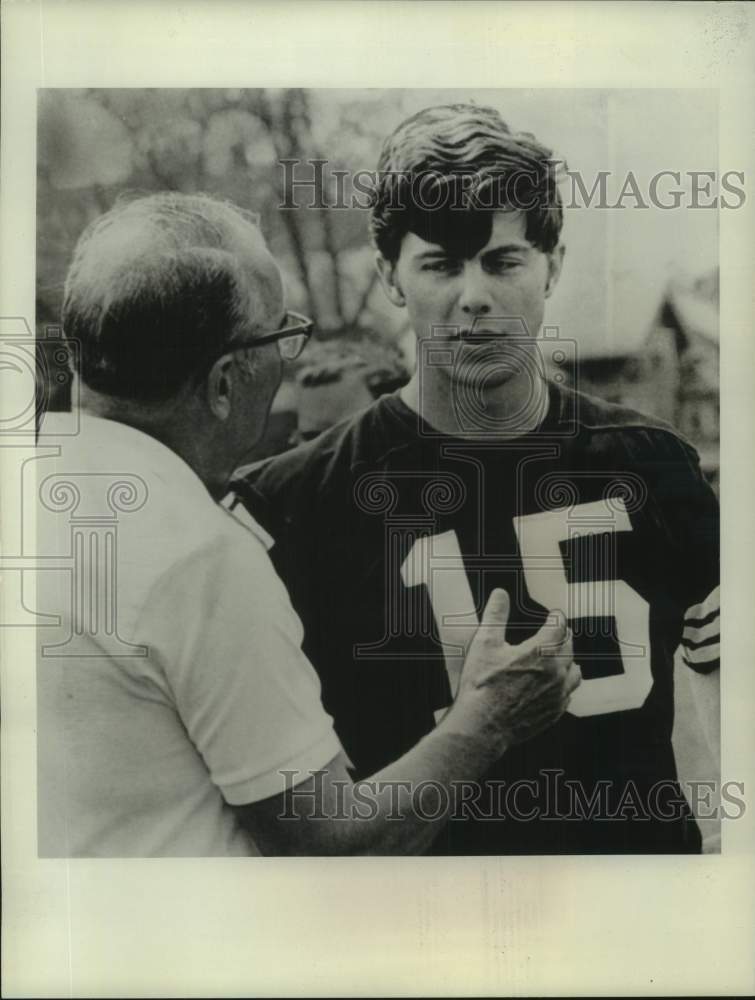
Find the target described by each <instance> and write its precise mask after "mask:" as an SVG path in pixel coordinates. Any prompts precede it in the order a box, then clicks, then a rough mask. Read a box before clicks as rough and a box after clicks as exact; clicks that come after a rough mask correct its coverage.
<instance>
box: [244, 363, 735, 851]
mask: <svg viewBox="0 0 755 1000" xmlns="http://www.w3.org/2000/svg"><path fill="white" fill-rule="evenodd" d="M549 394H550V403H549V409H548V414H547V416H546V418H545V420H544V421H543V423H542V424H541V426H540V427H539V428H538V429H537V430H536V431H533V432H531V433H528V434H526V435H524V436H522V437H520V438H518V439H516V440H512V441H508V442H506V443H502V442H501V441H499V440H496V439H495V437H494V436H492V435H491V436H488V437H482V438H480V439H478V440H474V441H471V440H466V439H460V438H454V437H449V436H447V435H442V434H439V433H438V432H436V431H434V430H433V429H432V428H431V427H430V426H429V425H428V424H426V423H425V422H424V421H423V420H422V419H421V418H420V417H418V416H417V414H415V413H414V412H413V411H412V410H410V409H409V408H408V407H407V406H406V405H405V404H404V403H403V401H402V400H401V398H400V397H399V395H398V394H393V395H390V396H384V397H382V398H381V399H379V400H378V401H377V402H376V403H374V404H373V405H372V406H371V407H369V408H368V409H367V410H365V411H363V412H362V413H361V414H359V415H357V416H356V417H354V418H352V419H350V420H349V421H346V422H344V423H342V424H340V425H338V426H336V427H334V428H332V429H330V430H329V431H327V432H325V433H324V434H322V435H321V436H320V437H319V438H317V439H316V440H314V441H312V442H309V443H308V444H306V445H304V446H301V447H299V448H297V449H295V450H294V451H291V452H288V453H286V454H284V455H280V456H277V457H275V458H273V459H269V460H267V461H266V462H264V463H262V464H260V465H259V466H257V467H254V468H253V469H251V470H249V471H246V472H245V474H244V475H243V478H242V479H241V481H240V482H239V484H238V486H237V490H238V492H239V496H240V497H241V498H242V499H243V500H244V502H245V503H247V505H248V506H249V507H250V508H251V510H252V513H253V514H254V515H255V516H256V517H257V518H258V519H260V520H261V521H262V522H263V523H264V524H265V526H266V527H268V529H269V530H270V531H271V533H272V535H273V537H274V538H275V539H276V544H275V546H274V548H273V551H272V553H271V554H272V556H273V558H274V560H275V562H276V565H277V568H278V570H279V572H280V574H281V575H282V577H283V579H284V581H285V582H286V584H287V585H288V588H289V591H290V594H291V598H292V601H293V603H294V606H295V607H296V609H297V611H298V612H299V614H300V616H301V618H302V621H303V624H304V630H305V651H306V653H307V655H308V656H309V657H310V659H311V660H312V663H313V664H314V666H315V668H316V669H317V672H318V674H319V676H320V679H321V683H322V697H323V702H324V704H325V707H326V709H327V710H328V711H329V712H330V713H332V715H333V717H334V719H335V725H336V729H337V731H338V734H339V736H340V738H341V741H342V743H343V746H344V749H345V750H346V752H347V753H348V755H349V756H350V758H351V760H352V762H353V764H354V769H355V770H354V773H355V777H357V778H363V777H366V776H368V775H370V774H372V773H374V772H375V771H377V770H379V769H380V768H382V767H384V766H385V765H386V764H388V763H389V762H391V761H393V760H395V759H396V758H398V757H399V756H400V755H401V754H403V753H405V752H406V751H407V750H408V749H410V748H411V747H412V746H413V745H414V744H415V743H416V742H417V741H418V740H419V739H420V738H421V737H422V736H424V735H425V734H427V733H428V732H430V731H431V730H432V728H433V727H434V726H435V725H436V724H437V722H438V720H439V718H440V717H441V716H442V714H443V713H444V712H445V711H446V710H447V709H448V706H449V705H450V704H451V702H452V700H453V697H454V693H455V690H456V687H457V685H458V679H459V675H460V671H461V667H462V664H463V660H464V655H465V651H466V649H467V646H468V644H469V641H470V639H471V637H472V636H473V634H474V632H475V629H476V627H477V624H478V622H479V619H480V616H481V613H482V609H483V608H484V605H485V603H486V600H487V598H488V595H489V594H490V591H491V589H492V588H494V587H503V588H504V589H505V590H506V591H507V592H508V595H509V598H510V602H511V612H510V618H509V623H508V626H507V636H506V637H507V640H508V641H509V642H511V643H519V642H522V641H523V640H524V639H526V638H528V637H529V636H531V635H533V634H534V633H535V632H536V631H537V630H538V629H539V628H540V627H541V625H542V624H543V622H544V621H545V618H546V616H547V613H548V611H549V610H550V609H555V608H559V609H562V610H563V611H564V612H565V613H566V615H567V618H568V621H569V625H570V627H571V629H572V631H573V635H574V650H575V652H574V658H575V660H576V662H577V663H578V664H579V665H580V667H581V670H582V675H583V682H582V684H581V686H580V688H579V689H578V690H577V691H576V692H575V694H574V695H573V697H572V701H571V703H570V706H569V710H568V712H567V713H566V714H565V715H564V716H563V717H562V718H561V719H560V720H559V722H558V723H556V724H555V725H554V726H552V727H551V728H550V729H548V730H547V731H546V732H544V733H542V734H540V735H539V736H537V737H535V738H533V739H531V740H529V741H527V742H525V743H522V744H520V745H517V746H514V747H512V748H511V749H509V750H508V751H507V752H506V754H505V755H504V756H503V757H502V758H501V759H500V761H498V763H497V764H496V765H495V767H493V768H492V769H491V770H490V772H489V773H488V775H487V776H486V778H485V780H484V781H483V782H477V783H474V784H472V783H469V784H468V785H466V784H464V785H461V786H458V787H456V788H455V789H454V798H453V815H452V818H451V820H450V821H449V823H448V824H447V826H446V827H445V828H444V830H443V832H442V833H441V834H440V836H439V837H438V839H437V841H436V843H435V845H434V848H433V850H434V851H435V852H436V853H442V854H516V853H522V854H537V853H609V852H614V853H615V852H620V853H638V852H694V851H698V850H699V849H700V835H699V831H698V828H697V825H696V823H695V821H694V819H693V818H692V817H691V815H690V812H689V809H688V807H687V805H686V802H685V800H684V797H683V795H682V792H681V789H680V788H679V785H678V783H677V773H676V766H675V762H674V756H673V752H672V747H671V732H672V726H673V705H674V676H673V666H674V655H675V652H676V650H677V649H678V647H679V646H680V644H682V647H683V653H684V657H685V661H686V662H687V663H688V665H689V666H691V667H693V668H694V669H697V670H705V671H707V670H711V669H714V668H715V667H716V666H717V660H718V604H717V602H718V586H717V585H718V570H719V567H718V514H717V503H716V499H715V496H714V494H713V493H712V491H711V489H710V488H709V486H708V485H707V484H706V482H705V480H704V479H703V477H702V475H701V473H700V470H699V465H698V460H697V455H696V452H695V451H694V449H693V448H692V447H691V446H690V445H689V444H688V443H687V442H686V441H684V440H683V439H682V438H681V437H680V436H679V435H678V434H677V433H676V432H675V431H674V430H673V429H672V428H670V427H668V426H667V425H665V424H662V423H660V422H658V421H655V420H653V419H651V418H648V417H645V416H642V415H640V414H638V413H635V412H633V411H631V410H628V409H624V408H621V407H618V406H614V405H610V404H607V403H604V402H602V401H599V400H597V399H594V398H591V397H588V396H586V395H583V394H581V393H577V392H573V391H570V390H567V389H564V388H562V387H560V386H557V385H556V384H554V383H549ZM430 798H431V797H430ZM430 798H428V806H427V809H428V811H430V812H431V811H432V808H433V805H432V804H431V803H430Z"/></svg>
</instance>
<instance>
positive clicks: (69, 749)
mask: <svg viewBox="0 0 755 1000" xmlns="http://www.w3.org/2000/svg"><path fill="white" fill-rule="evenodd" d="M54 430H55V420H54V418H53V419H50V418H48V420H47V421H46V422H45V433H46V437H45V444H50V443H55V442H56V439H55V437H50V435H51V434H54ZM58 443H59V444H60V449H61V454H60V456H59V457H58V458H54V457H53V458H49V457H48V458H40V459H38V460H37V462H35V463H33V464H34V465H36V466H37V468H38V497H39V503H38V531H37V537H38V547H37V552H38V556H39V557H44V558H45V559H46V560H47V559H48V558H49V565H50V566H51V567H56V568H50V569H44V570H40V571H39V573H38V574H37V610H38V611H40V612H42V613H47V614H52V615H58V616H59V617H60V624H59V625H58V626H56V625H54V624H52V625H49V624H48V625H46V626H45V627H40V628H39V629H38V635H39V646H40V651H39V655H38V661H37V662H38V667H37V689H38V699H37V700H38V805H39V842H38V847H39V854H40V855H41V856H44V857H66V856H68V857H70V856H78V857H91V856H101V857H127V856H131V857H133V856H137V857H145V856H165V855H181V856H211V855H213V856H217V855H246V854H255V853H257V851H256V850H255V846H254V844H253V843H252V841H251V840H250V838H249V837H248V835H247V834H246V833H245V831H244V830H243V829H242V828H241V827H240V826H239V824H238V823H237V821H236V819H235V816H234V814H233V812H232V810H231V809H229V808H228V805H229V804H230V805H242V804H245V803H249V802H253V801H256V800H259V799H263V798H267V797H269V796H272V795H276V794H278V793H280V792H282V791H283V790H284V789H285V787H286V782H287V780H288V781H289V784H291V783H296V781H299V780H303V779H304V778H306V777H307V776H308V775H307V772H308V771H309V770H314V769H318V768H321V767H323V766H324V765H325V764H326V763H327V762H328V761H330V760H332V758H333V757H335V756H336V755H337V754H338V753H339V752H340V749H341V748H340V744H339V741H338V738H337V736H336V734H335V732H334V730H333V725H332V719H331V718H330V716H329V715H328V714H327V713H326V712H325V710H324V709H323V707H322V704H321V702H320V684H319V681H318V678H317V675H316V674H315V672H314V670H313V668H312V667H311V665H310V663H309V662H308V660H307V659H306V657H305V656H304V654H303V653H302V651H301V648H300V644H301V640H302V628H301V623H300V622H299V619H298V617H297V616H296V613H295V612H294V610H293V608H292V606H291V603H290V601H289V598H288V594H287V592H286V589H285V587H284V586H283V584H282V582H281V581H280V579H279V578H278V576H277V575H276V573H275V570H274V569H273V566H272V563H271V562H270V558H269V556H268V554H267V548H269V546H270V544H271V539H270V538H269V536H267V535H266V533H265V532H264V531H263V530H262V529H261V528H260V527H259V525H257V524H256V523H255V522H254V521H252V519H251V518H249V519H248V521H247V523H246V526H244V525H242V524H241V523H239V521H237V519H236V517H235V516H234V515H233V514H231V513H230V512H229V511H228V510H226V509H225V508H224V507H223V506H221V505H219V504H216V503H215V502H214V501H213V500H212V498H211V497H210V495H209V493H208V492H207V490H206V488H205V486H204V485H203V483H202V482H201V480H200V479H199V478H198V476H197V475H196V474H195V473H194V472H193V471H192V470H191V469H190V468H189V466H188V465H187V464H186V463H185V462H184V461H183V460H182V459H180V458H179V457H178V456H177V455H176V454H175V453H174V452H172V451H170V450H169V449H168V448H167V447H165V446H164V445H162V444H160V443H159V442H158V441H156V440H155V439H154V438H152V437H150V436H148V435H146V434H143V433H141V432H140V431H137V430H134V429H133V428H130V427H127V426H126V425H124V424H121V423H117V422H115V421H110V420H102V419H97V418H92V417H87V416H82V419H81V432H80V433H79V434H78V435H77V436H75V437H69V438H63V437H61V438H60V439H58ZM119 483H120V484H121V485H120V486H119V485H118V484H119ZM283 771H295V772H297V777H296V778H295V779H293V780H292V779H286V778H285V777H284V775H283V774H282V773H281V772H283Z"/></svg>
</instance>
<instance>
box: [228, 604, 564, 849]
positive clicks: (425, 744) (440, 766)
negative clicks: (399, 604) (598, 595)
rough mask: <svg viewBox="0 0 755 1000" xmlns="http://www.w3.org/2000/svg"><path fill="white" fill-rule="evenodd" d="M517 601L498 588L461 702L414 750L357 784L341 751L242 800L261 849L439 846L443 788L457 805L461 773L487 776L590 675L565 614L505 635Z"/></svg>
mask: <svg viewBox="0 0 755 1000" xmlns="http://www.w3.org/2000/svg"><path fill="white" fill-rule="evenodd" d="M508 606H509V602H508V597H507V595H506V594H505V592H504V591H501V590H498V591H494V592H493V594H492V595H491V598H490V600H489V602H488V606H487V608H486V610H485V614H484V616H483V621H482V624H481V625H480V628H479V629H478V632H477V635H476V636H475V639H474V641H473V642H472V644H471V646H470V651H469V654H468V656H467V659H466V662H465V666H464V671H463V673H462V678H461V683H460V688H459V694H458V696H457V699H456V701H455V703H454V705H453V706H452V708H451V710H450V711H449V712H448V713H447V715H446V716H445V717H444V719H443V720H442V721H441V723H440V725H439V726H438V727H437V729H435V730H434V731H433V732H432V733H430V734H429V735H428V736H426V737H424V739H422V740H421V741H420V742H419V743H418V744H417V745H416V746H415V747H413V748H412V749H411V750H410V751H409V752H408V753H406V754H404V756H402V757H401V758H399V759H398V760H397V761H395V762H394V763H392V764H389V765H388V766H387V767H385V768H383V769H382V770H381V771H379V772H378V773H376V774H374V775H372V777H371V778H369V779H367V780H366V781H364V782H360V783H358V784H356V785H355V784H353V783H352V781H351V778H350V777H349V774H348V771H347V762H346V759H345V755H343V754H340V755H338V756H337V757H335V758H334V760H332V761H331V762H330V764H329V765H327V766H326V767H325V768H324V769H323V770H322V771H320V772H318V773H317V774H316V775H315V776H313V777H308V778H307V779H305V780H304V781H303V782H301V783H299V784H297V785H296V787H293V788H290V789H289V790H288V791H286V792H284V793H282V794H279V795H276V796H274V797H271V798H268V799H263V800H262V801H259V802H254V803H250V804H248V805H245V806H241V807H236V812H237V815H238V816H239V819H240V821H241V822H242V824H243V825H244V826H245V828H246V829H247V830H248V832H249V833H250V834H251V836H252V837H253V839H254V841H255V843H256V844H257V846H258V847H259V849H260V850H261V851H262V852H263V853H265V854H308V855H309V854H336V855H343V854H414V853H419V852H421V851H423V850H424V849H426V848H427V847H429V845H430V843H431V842H432V840H433V839H434V838H435V837H436V836H437V834H438V832H439V830H440V829H441V827H442V826H443V824H444V823H445V821H446V819H447V817H448V812H449V811H450V810H449V809H448V808H445V809H443V808H439V798H438V797H439V796H440V802H441V803H442V805H445V806H448V805H449V803H452V802H453V793H454V783H456V782H462V781H464V782H468V781H474V780H476V779H479V778H480V777H481V776H482V775H483V774H484V773H485V772H486V771H487V770H488V768H489V767H490V766H491V764H492V763H493V762H494V761H495V760H497V759H498V758H499V757H500V756H501V755H502V754H503V753H505V751H506V750H507V748H508V747H510V746H512V745H513V744H515V743H519V742H521V741H523V740H526V739H528V738H529V737H531V736H534V735H535V734H536V733H538V732H540V731H542V730H543V729H546V728H548V727H549V726H550V725H552V724H553V723H554V722H556V721H557V719H558V718H560V716H561V715H562V714H563V712H564V711H565V709H566V706H567V704H568V701H569V697H570V695H571V693H572V691H573V690H574V689H575V688H576V687H577V685H578V684H579V682H580V675H579V668H578V667H577V666H576V665H575V664H573V662H572V646H571V637H570V635H569V633H568V629H567V628H566V626H565V623H564V620H563V618H562V617H557V618H556V619H555V620H551V621H550V622H549V623H548V624H546V625H545V626H543V628H542V629H541V630H540V631H539V632H538V633H537V635H535V636H534V637H533V638H531V639H529V640H528V641H527V642H525V643H522V644H521V645H519V646H510V645H508V644H507V643H506V642H505V640H504V633H505V626H506V619H507V617H508ZM423 783H430V784H425V786H424V789H425V791H424V794H425V795H426V796H427V799H424V798H423V800H422V803H421V808H420V809H419V810H418V809H417V804H418V801H417V799H416V797H415V796H416V795H418V794H419V791H421V786H422V784H423ZM381 786H382V787H381ZM436 813H437V815H435V814H436ZM428 815H432V816H433V818H432V819H429V818H427V817H428Z"/></svg>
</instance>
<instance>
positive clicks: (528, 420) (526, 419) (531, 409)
mask: <svg viewBox="0 0 755 1000" xmlns="http://www.w3.org/2000/svg"><path fill="white" fill-rule="evenodd" d="M464 392H466V393H468V397H469V398H468V401H467V402H466V403H465V402H464V400H463V395H462V394H463V393H464ZM401 398H402V400H403V401H404V403H406V405H407V406H408V407H409V408H410V409H411V410H413V411H414V412H415V413H418V414H419V415H420V416H421V417H422V419H423V420H425V421H426V423H428V424H430V426H431V427H432V428H434V430H436V431H439V432H440V433H441V434H449V435H451V436H453V437H463V438H479V437H485V438H488V437H491V436H493V437H496V438H498V439H504V440H505V439H509V438H518V437H521V436H522V435H523V434H527V433H528V432H529V431H532V430H535V429H536V428H537V427H539V426H540V424H541V423H542V422H543V420H544V419H545V416H546V414H547V412H548V402H549V396H548V385H547V383H546V381H545V379H544V378H542V377H540V376H538V377H536V378H535V379H534V380H533V379H532V378H531V376H530V374H529V373H522V374H521V375H515V376H514V377H512V378H511V379H509V380H508V381H507V382H506V383H505V384H503V385H500V386H497V387H496V388H494V389H487V390H486V391H485V392H484V395H483V394H481V393H480V394H478V393H477V391H476V389H475V388H474V387H469V386H458V385H455V384H454V383H453V381H452V380H450V379H449V378H448V377H447V376H446V375H445V374H443V375H436V374H431V373H429V372H428V371H425V372H424V373H423V376H422V377H421V378H420V374H419V372H418V371H417V372H415V373H414V375H413V376H412V378H411V380H410V381H409V382H408V383H407V385H405V386H404V388H403V389H402V390H401ZM476 418H478V419H476Z"/></svg>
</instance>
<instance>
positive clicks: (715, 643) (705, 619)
mask: <svg viewBox="0 0 755 1000" xmlns="http://www.w3.org/2000/svg"><path fill="white" fill-rule="evenodd" d="M664 439H665V440H664V442H663V447H662V452H661V464H660V467H659V470H658V473H659V474H658V481H657V483H656V490H657V495H658V502H659V506H660V511H661V517H662V519H663V525H664V530H665V531H666V532H667V533H668V534H669V536H670V538H671V541H672V545H673V550H674V552H675V554H676V555H675V562H676V565H677V567H678V570H677V572H676V573H675V574H674V576H673V589H674V591H675V593H674V595H673V596H674V597H675V598H676V599H677V601H678V602H679V604H680V606H681V608H682V609H683V631H682V636H681V652H682V658H683V660H684V663H685V664H686V665H687V666H688V667H690V668H691V669H692V670H695V671H697V672H698V673H711V672H712V671H713V670H716V669H717V668H718V666H719V656H720V653H719V638H720V599H719V582H720V560H719V552H720V539H719V508H718V499H717V497H716V495H715V493H714V492H713V490H712V488H711V487H710V485H709V484H708V483H707V481H706V480H705V477H704V476H703V474H702V472H701V470H700V464H699V459H698V455H697V452H696V451H695V449H694V448H693V447H692V446H691V445H689V444H688V443H687V442H686V441H683V440H682V439H680V438H676V437H675V436H673V435H670V434H665V435H664Z"/></svg>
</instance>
